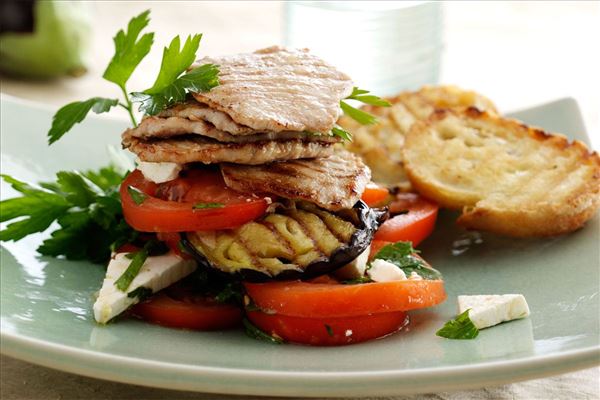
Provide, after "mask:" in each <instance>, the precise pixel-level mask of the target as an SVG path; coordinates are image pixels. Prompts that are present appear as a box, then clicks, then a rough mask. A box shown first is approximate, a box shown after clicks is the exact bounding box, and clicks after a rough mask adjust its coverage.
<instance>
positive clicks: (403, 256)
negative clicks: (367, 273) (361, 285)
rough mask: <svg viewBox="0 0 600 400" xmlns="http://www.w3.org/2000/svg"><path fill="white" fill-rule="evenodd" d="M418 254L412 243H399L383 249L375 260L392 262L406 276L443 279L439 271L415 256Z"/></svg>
mask: <svg viewBox="0 0 600 400" xmlns="http://www.w3.org/2000/svg"><path fill="white" fill-rule="evenodd" d="M417 252H418V251H417V250H415V249H413V247H412V243H411V242H397V243H393V244H388V245H387V246H384V247H382V248H381V250H379V251H378V252H377V254H376V255H375V257H374V258H373V259H381V260H385V261H388V262H391V263H392V264H394V265H396V266H397V267H398V268H400V269H402V271H403V272H404V273H405V274H406V276H410V274H411V273H412V272H415V273H417V274H419V275H420V276H421V278H423V279H429V280H437V279H442V274H441V273H440V272H439V271H438V270H436V269H433V268H431V267H430V266H429V265H427V264H426V263H425V262H424V261H423V260H422V259H421V258H419V257H416V256H415V254H416V253H417Z"/></svg>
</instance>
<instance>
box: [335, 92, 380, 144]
mask: <svg viewBox="0 0 600 400" xmlns="http://www.w3.org/2000/svg"><path fill="white" fill-rule="evenodd" d="M367 93H369V91H368V90H364V89H359V88H357V87H356V86H355V87H354V88H353V89H352V93H351V94H350V96H348V97H346V99H349V100H356V101H360V102H361V103H364V104H370V105H373V106H379V107H389V106H391V104H390V102H389V101H387V100H383V99H381V98H379V97H377V96H375V95H372V94H367ZM340 107H341V108H342V111H344V114H346V115H347V116H349V117H350V118H352V119H353V120H355V121H356V122H358V123H359V124H361V125H371V124H374V123H376V122H377V118H376V117H375V116H374V115H372V114H369V113H368V112H366V111H363V110H360V109H358V108H356V107H352V106H351V105H350V104H348V103H347V102H345V101H343V100H342V101H340ZM338 136H339V135H338ZM346 140H348V139H346Z"/></svg>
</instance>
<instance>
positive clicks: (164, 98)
mask: <svg viewBox="0 0 600 400" xmlns="http://www.w3.org/2000/svg"><path fill="white" fill-rule="evenodd" d="M149 15H150V10H147V11H144V12H143V13H141V14H140V15H138V16H136V17H134V18H132V19H131V20H130V21H129V23H128V25H127V30H126V31H125V30H120V31H119V32H117V34H116V36H115V37H114V38H113V41H114V44H115V54H114V55H113V57H112V59H111V60H110V63H109V64H108V67H107V68H106V70H105V71H104V74H103V75H102V77H103V78H104V79H106V80H107V81H109V82H112V83H114V84H116V85H117V86H118V87H119V89H120V91H121V93H122V94H123V99H122V101H121V100H119V99H117V98H105V97H92V98H90V99H88V100H83V101H75V102H73V103H69V104H67V105H66V106H64V107H62V108H61V109H59V110H58V111H57V112H56V114H55V115H54V117H53V118H52V126H51V127H50V130H49V131H48V142H49V144H52V143H54V142H56V141H57V140H59V139H60V138H61V137H63V136H64V134H65V133H67V132H68V131H70V130H71V129H72V128H73V126H74V125H75V124H77V123H79V122H81V121H83V120H84V119H85V118H86V117H87V115H88V114H89V112H90V111H93V112H95V113H96V114H101V113H106V112H109V111H110V110H111V109H112V108H113V107H116V106H119V107H122V108H124V109H125V110H126V111H127V113H128V114H129V118H130V120H131V124H132V125H133V126H134V127H135V126H137V120H136V118H135V115H134V111H133V103H134V102H139V103H140V111H143V112H144V113H146V114H149V115H154V114H157V113H159V112H160V111H162V110H163V109H164V108H166V107H168V106H170V105H172V104H174V103H177V102H181V101H184V100H185V99H186V96H187V94H188V93H189V92H190V91H195V92H204V91H208V90H210V89H212V88H213V87H215V86H218V85H219V80H218V74H219V69H218V67H217V66H215V65H212V64H207V65H202V66H200V67H198V68H195V69H193V70H191V71H189V72H188V73H186V74H184V75H182V76H180V75H181V74H182V73H183V72H184V71H186V70H187V69H188V68H189V67H190V65H191V64H192V63H193V62H194V59H195V57H196V51H197V50H198V47H199V46H200V39H201V38H202V35H200V34H198V35H194V36H189V37H188V38H187V40H186V42H185V43H184V45H183V48H182V49H181V50H180V39H179V36H176V37H175V38H174V39H173V40H172V41H171V44H170V45H169V47H167V48H165V49H164V52H163V59H162V63H161V68H160V71H159V73H158V77H157V79H156V82H155V83H154V85H153V86H152V87H151V88H149V89H147V90H145V91H143V92H134V93H131V94H130V93H129V91H128V88H127V82H128V81H129V78H130V77H131V75H132V74H133V72H134V71H135V69H136V68H137V67H138V65H139V64H140V62H141V61H142V60H143V59H144V58H145V57H146V56H147V55H148V53H150V50H151V48H152V45H153V43H154V33H153V32H150V33H144V34H142V31H143V30H144V28H146V27H147V26H148V23H149V22H150V18H149Z"/></svg>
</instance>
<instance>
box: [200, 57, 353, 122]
mask: <svg viewBox="0 0 600 400" xmlns="http://www.w3.org/2000/svg"><path fill="white" fill-rule="evenodd" d="M207 63H213V64H217V65H219V70H220V73H219V82H220V85H219V86H217V87H215V88H213V89H211V90H210V91H209V92H205V93H194V94H193V96H194V98H195V99H196V100H197V101H199V102H201V103H205V104H207V105H208V106H209V107H210V108H212V109H214V110H219V111H222V112H224V113H227V114H228V115H229V116H230V117H231V119H232V120H233V121H235V122H236V123H238V124H240V125H244V126H248V127H250V128H252V129H254V130H255V131H273V132H281V131H309V132H321V133H328V132H330V131H331V128H333V126H334V124H335V122H336V121H337V119H338V117H339V116H340V114H341V110H340V104H339V103H340V100H341V99H343V98H345V97H346V96H348V95H349V94H350V93H351V92H352V86H353V84H352V81H351V80H350V78H349V77H348V76H347V75H346V74H344V73H341V72H339V71H338V70H336V69H335V68H333V67H332V66H330V65H329V64H327V63H325V62H324V61H323V60H321V59H320V58H318V57H316V56H314V55H311V54H309V53H308V50H290V49H283V48H280V47H270V48H267V49H263V50H259V51H257V52H254V53H249V54H238V55H232V56H223V57H216V58H209V57H206V58H203V59H201V60H199V61H197V64H196V65H202V64H207Z"/></svg>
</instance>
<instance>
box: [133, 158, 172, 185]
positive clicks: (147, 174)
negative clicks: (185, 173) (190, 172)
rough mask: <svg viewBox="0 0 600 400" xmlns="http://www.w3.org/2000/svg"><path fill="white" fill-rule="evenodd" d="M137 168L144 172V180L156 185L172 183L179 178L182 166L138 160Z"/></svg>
mask: <svg viewBox="0 0 600 400" xmlns="http://www.w3.org/2000/svg"><path fill="white" fill-rule="evenodd" d="M136 163H137V168H138V169H139V170H140V171H142V174H143V175H144V178H146V179H148V180H149V181H152V182H154V183H163V182H168V181H172V180H173V179H175V178H177V176H179V172H180V171H181V168H182V165H181V164H176V163H171V162H145V161H141V160H140V159H139V158H138V159H137V160H136Z"/></svg>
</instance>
